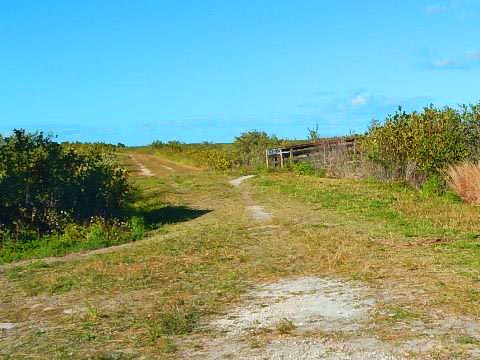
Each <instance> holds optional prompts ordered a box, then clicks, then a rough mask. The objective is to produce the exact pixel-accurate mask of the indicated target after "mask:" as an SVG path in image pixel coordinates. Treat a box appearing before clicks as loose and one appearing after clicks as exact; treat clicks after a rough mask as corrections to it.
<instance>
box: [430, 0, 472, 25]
mask: <svg viewBox="0 0 480 360" xmlns="http://www.w3.org/2000/svg"><path fill="white" fill-rule="evenodd" d="M479 6H480V0H450V1H443V2H440V3H434V4H431V5H428V6H426V7H425V8H424V11H425V13H426V14H427V15H431V16H433V15H438V14H443V13H449V14H452V15H454V16H456V17H457V18H458V19H459V20H460V21H472V20H476V19H478V15H479Z"/></svg>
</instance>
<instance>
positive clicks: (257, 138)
mask: <svg viewBox="0 0 480 360" xmlns="http://www.w3.org/2000/svg"><path fill="white" fill-rule="evenodd" d="M233 144H234V147H235V152H236V155H237V158H238V159H239V161H240V163H241V164H242V165H246V166H258V165H260V164H263V162H264V156H265V149H267V148H269V147H274V146H279V145H280V140H278V138H277V137H276V136H275V135H272V136H269V135H268V134H267V133H266V132H263V131H256V130H254V131H250V132H246V133H243V134H241V135H240V136H238V137H236V138H235V141H234V143H233Z"/></svg>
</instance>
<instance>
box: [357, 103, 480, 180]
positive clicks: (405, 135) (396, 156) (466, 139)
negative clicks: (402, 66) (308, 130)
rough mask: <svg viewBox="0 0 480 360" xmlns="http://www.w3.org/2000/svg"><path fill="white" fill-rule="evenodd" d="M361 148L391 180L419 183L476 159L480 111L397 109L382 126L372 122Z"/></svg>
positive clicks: (476, 108)
mask: <svg viewBox="0 0 480 360" xmlns="http://www.w3.org/2000/svg"><path fill="white" fill-rule="evenodd" d="M360 145H361V150H362V153H363V154H364V155H365V156H366V157H367V158H368V159H369V160H371V161H373V162H374V163H376V164H379V165H381V166H382V167H383V169H384V171H385V173H388V174H390V176H391V177H392V178H396V179H402V178H403V179H406V180H408V181H411V182H414V183H421V182H423V181H424V180H425V179H428V178H430V177H431V176H435V175H440V174H441V173H442V171H443V169H444V168H445V167H446V166H447V165H450V164H455V163H458V162H460V161H463V160H466V159H471V158H473V157H479V154H480V153H479V151H480V150H479V145H480V107H479V106H478V105H471V106H470V107H466V106H464V107H462V108H461V109H460V110H455V109H452V108H449V107H445V108H443V109H437V108H435V107H433V106H430V107H427V108H425V109H424V110H423V111H422V112H412V113H406V112H404V111H402V110H401V109H399V110H398V111H397V112H396V113H395V114H394V115H393V116H389V117H387V118H386V120H385V121H384V123H379V122H378V121H373V122H372V124H371V126H370V128H369V130H368V132H367V134H366V136H365V137H363V138H362V140H361V144H360Z"/></svg>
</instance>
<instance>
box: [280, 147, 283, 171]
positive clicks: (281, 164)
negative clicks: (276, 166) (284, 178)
mask: <svg viewBox="0 0 480 360" xmlns="http://www.w3.org/2000/svg"><path fill="white" fill-rule="evenodd" d="M280 167H281V168H283V149H280Z"/></svg>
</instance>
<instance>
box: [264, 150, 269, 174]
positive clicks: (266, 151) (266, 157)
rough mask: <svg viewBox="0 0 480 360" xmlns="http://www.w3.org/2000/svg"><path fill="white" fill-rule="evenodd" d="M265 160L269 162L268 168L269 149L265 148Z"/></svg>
mask: <svg viewBox="0 0 480 360" xmlns="http://www.w3.org/2000/svg"><path fill="white" fill-rule="evenodd" d="M265 161H266V162H267V170H268V165H269V164H268V149H267V150H265Z"/></svg>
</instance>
